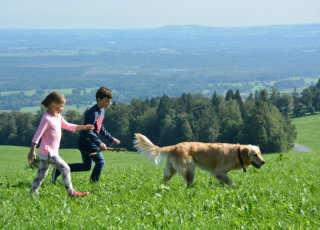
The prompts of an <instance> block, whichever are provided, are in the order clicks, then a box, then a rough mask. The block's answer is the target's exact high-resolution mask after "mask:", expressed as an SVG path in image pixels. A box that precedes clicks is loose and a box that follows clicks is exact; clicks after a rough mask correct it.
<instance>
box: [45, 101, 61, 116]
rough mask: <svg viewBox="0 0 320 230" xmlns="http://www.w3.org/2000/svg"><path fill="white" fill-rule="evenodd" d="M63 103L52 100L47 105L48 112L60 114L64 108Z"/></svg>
mask: <svg viewBox="0 0 320 230" xmlns="http://www.w3.org/2000/svg"><path fill="white" fill-rule="evenodd" d="M64 104H65V103H62V104H58V103H55V102H52V103H51V104H50V105H49V106H48V112H49V113H50V114H52V115H57V114H60V113H61V112H62V110H63V109H64Z"/></svg>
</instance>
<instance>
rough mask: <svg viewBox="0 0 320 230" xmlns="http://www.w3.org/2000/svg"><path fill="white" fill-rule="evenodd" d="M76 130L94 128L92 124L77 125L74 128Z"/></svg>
mask: <svg viewBox="0 0 320 230" xmlns="http://www.w3.org/2000/svg"><path fill="white" fill-rule="evenodd" d="M76 130H77V131H79V130H94V126H93V125H78V126H77V128H76Z"/></svg>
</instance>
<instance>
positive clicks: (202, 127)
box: [0, 79, 320, 153]
mask: <svg viewBox="0 0 320 230" xmlns="http://www.w3.org/2000/svg"><path fill="white" fill-rule="evenodd" d="M318 111H320V79H319V80H318V82H317V84H316V85H315V86H310V87H309V88H305V89H304V90H303V92H302V93H301V94H299V93H297V92H296V91H295V92H294V93H293V94H292V95H290V94H287V93H282V94H281V93H280V91H279V90H277V89H276V88H272V90H271V91H268V90H266V89H263V90H260V91H256V92H255V94H250V95H249V96H248V97H247V98H242V97H241V95H240V91H239V90H236V91H235V92H234V91H233V90H231V89H230V90H228V91H227V93H226V94H225V96H221V95H218V94H217V93H216V92H215V93H214V94H213V95H212V97H211V98H209V97H205V96H203V95H202V94H189V93H184V94H182V95H181V96H179V97H169V96H167V95H163V96H161V97H155V98H147V99H145V100H141V99H133V100H132V101H131V102H130V103H119V102H114V103H113V104H112V106H111V107H110V108H109V109H108V110H107V111H106V115H105V119H104V123H103V124H104V126H105V127H106V129H107V130H108V131H109V132H110V133H111V134H112V135H113V136H114V137H116V138H118V139H119V140H121V146H122V147H125V148H127V149H129V150H132V139H133V134H134V133H136V132H139V133H143V134H144V135H146V136H148V137H149V138H150V140H152V141H153V142H154V143H155V144H157V145H159V146H165V145H172V144H175V143H178V142H183V141H200V142H227V143H241V144H254V145H259V146H260V148H261V150H262V152H264V153H273V152H283V151H287V150H288V149H290V148H292V146H293V144H294V140H295V138H296V131H295V126H294V125H293V124H292V122H291V117H297V116H303V115H306V114H314V113H316V112H318ZM43 112H44V110H43V109H42V110H41V111H39V112H38V113H37V114H31V113H21V112H1V113H0V121H1V122H0V136H1V139H0V144H1V145H22V146H29V145H30V144H31V140H32V137H33V135H34V133H35V131H36V129H37V126H38V124H39V122H40V119H41V117H42V114H43ZM64 118H65V119H66V120H67V121H69V122H72V123H75V124H82V123H83V115H82V114H81V113H79V112H77V111H72V110H69V111H66V112H65V113H64ZM77 135H78V134H77V133H72V132H69V131H65V130H64V131H63V137H62V140H61V147H62V148H76V147H77ZM109 144H110V143H107V145H109Z"/></svg>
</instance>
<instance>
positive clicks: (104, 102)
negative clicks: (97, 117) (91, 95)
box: [97, 97, 112, 109]
mask: <svg viewBox="0 0 320 230" xmlns="http://www.w3.org/2000/svg"><path fill="white" fill-rule="evenodd" d="M97 101H98V107H99V108H100V109H102V108H103V109H107V108H109V106H110V105H111V102H112V99H111V98H107V97H104V98H98V99H97Z"/></svg>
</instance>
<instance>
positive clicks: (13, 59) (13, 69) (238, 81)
mask: <svg viewBox="0 0 320 230" xmlns="http://www.w3.org/2000/svg"><path fill="white" fill-rule="evenodd" d="M319 38H320V24H309V25H282V26H260V27H225V28H224V27H201V26H194V25H190V26H167V27H161V28H155V29H128V30H111V29H110V30H108V29H101V30H93V29H90V30H26V29H21V30H19V29H15V30H9V29H2V30H0V83H1V84H0V92H4V91H20V90H21V91H25V90H39V89H62V88H77V89H85V88H95V87H98V86H100V85H107V86H109V87H110V88H112V89H114V90H115V91H116V92H117V94H116V98H115V100H118V101H122V102H128V101H130V100H131V99H132V98H133V97H140V98H145V97H155V96H161V95H163V94H167V95H169V96H179V95H181V94H182V93H183V92H187V93H202V94H205V95H207V96H211V95H212V94H213V92H214V91H215V90H216V91H217V92H218V93H223V92H225V90H228V89H230V88H231V89H239V90H240V91H241V92H243V93H244V92H250V91H254V90H256V89H257V88H265V87H267V88H269V87H271V86H272V85H276V86H277V87H278V88H279V89H280V90H292V89H293V88H303V87H306V86H309V85H310V84H312V83H314V82H315V81H316V80H317V79H318V78H319V76H320V65H319V63H320V39H319Z"/></svg>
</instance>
